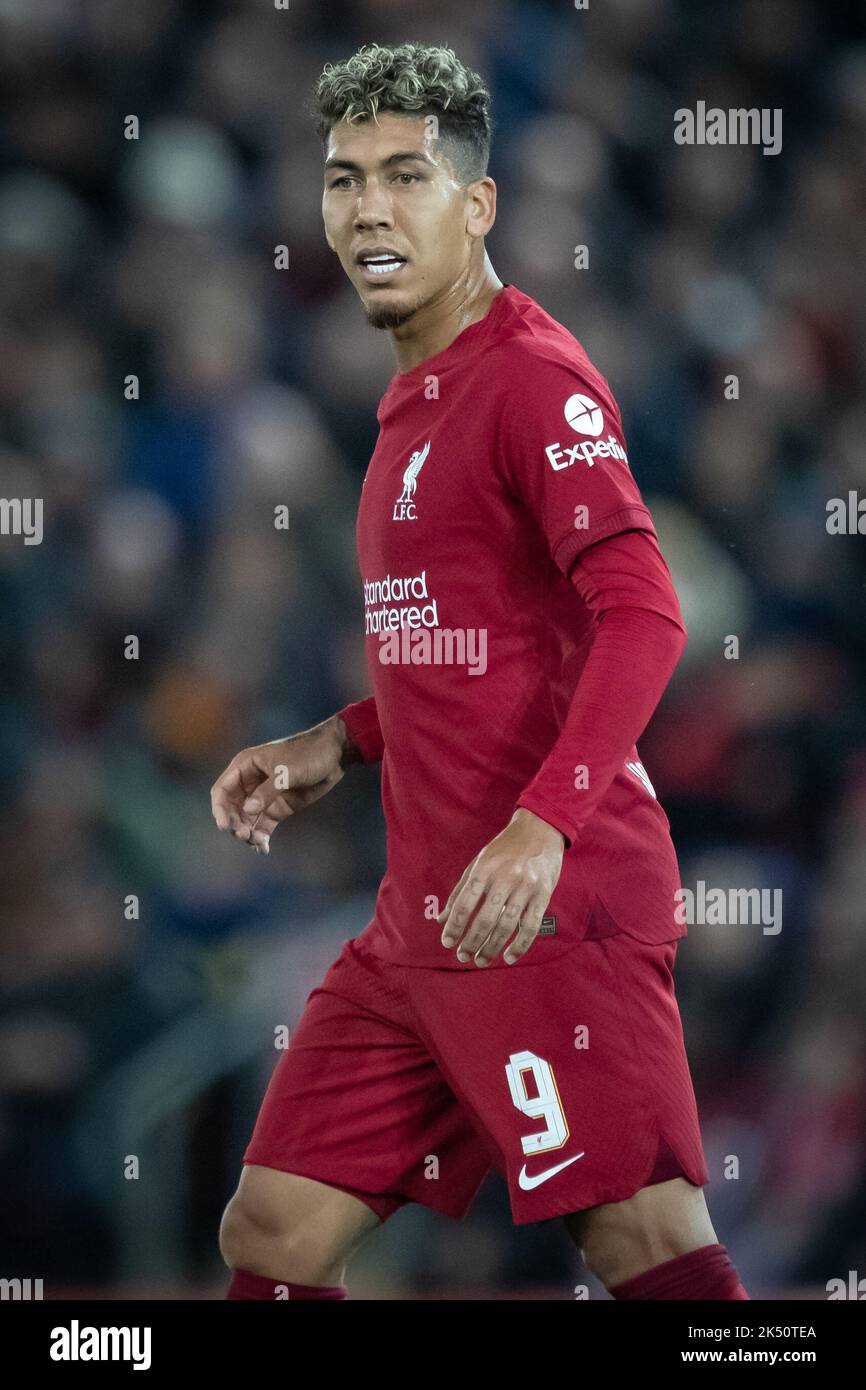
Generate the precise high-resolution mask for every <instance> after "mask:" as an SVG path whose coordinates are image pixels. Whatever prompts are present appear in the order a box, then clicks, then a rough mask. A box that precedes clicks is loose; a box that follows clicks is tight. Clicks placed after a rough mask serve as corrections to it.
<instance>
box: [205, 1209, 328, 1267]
mask: <svg viewBox="0 0 866 1390" xmlns="http://www.w3.org/2000/svg"><path fill="white" fill-rule="evenodd" d="M219 1245H220V1253H221V1254H222V1257H223V1259H224V1260H225V1262H226V1264H227V1265H228V1267H229V1268H230V1269H247V1270H250V1271H251V1272H252V1273H254V1274H256V1273H262V1274H273V1275H274V1276H275V1277H281V1278H283V1279H286V1280H288V1281H289V1282H291V1283H296V1284H319V1283H327V1282H328V1280H329V1279H330V1278H331V1277H332V1275H333V1272H334V1269H335V1268H336V1267H337V1266H338V1265H339V1264H340V1251H338V1250H335V1249H331V1248H330V1247H329V1243H328V1242H327V1241H325V1240H323V1239H322V1232H320V1231H317V1230H316V1229H315V1225H314V1223H312V1222H311V1221H309V1220H306V1219H305V1218H304V1217H303V1216H301V1215H299V1214H298V1213H288V1212H287V1213H286V1214H285V1215H284V1216H283V1217H282V1218H281V1219H280V1220H275V1218H274V1214H273V1212H269V1211H267V1210H266V1209H263V1208H262V1207H260V1206H257V1205H256V1204H255V1202H252V1201H250V1199H249V1198H247V1197H243V1196H240V1195H237V1194H236V1195H235V1196H234V1197H233V1198H232V1200H231V1201H230V1202H229V1204H228V1206H227V1207H226V1209H225V1213H224V1215H223V1219H222V1223H221V1225H220V1237H219Z"/></svg>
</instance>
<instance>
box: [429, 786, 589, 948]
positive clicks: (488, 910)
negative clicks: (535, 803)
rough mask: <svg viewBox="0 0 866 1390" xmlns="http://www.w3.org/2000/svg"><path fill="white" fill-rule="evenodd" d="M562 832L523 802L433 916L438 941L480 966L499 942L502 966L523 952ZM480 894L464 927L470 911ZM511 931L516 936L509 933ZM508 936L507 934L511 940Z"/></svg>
mask: <svg viewBox="0 0 866 1390" xmlns="http://www.w3.org/2000/svg"><path fill="white" fill-rule="evenodd" d="M564 852H565V837H564V836H563V835H562V833H561V831H559V830H557V829H556V828H555V827H554V826H552V825H549V824H548V822H547V821H545V820H542V819H541V818H540V817H539V816H536V815H533V813H532V811H527V810H526V809H525V807H522V806H521V807H518V809H517V810H516V811H515V813H514V815H513V816H512V817H511V820H510V821H509V823H508V825H507V826H506V827H505V829H504V830H502V831H500V833H499V834H498V835H497V836H496V838H495V839H493V840H491V841H490V843H489V844H488V845H485V847H484V849H483V850H482V851H481V853H480V854H478V855H476V857H475V858H474V859H473V860H472V862H471V864H469V865H468V866H467V868H466V869H465V870H464V872H463V875H462V877H461V879H460V881H459V883H457V884H455V886H454V888H452V890H451V893H450V895H449V898H448V901H447V903H446V904H445V906H444V908H443V909H442V911H441V912H440V913H439V916H438V917H437V919H436V920H437V921H438V922H441V923H442V926H443V931H442V945H443V946H445V947H446V949H447V950H449V951H450V950H453V949H454V947H455V946H456V947H457V959H458V960H459V961H463V962H464V963H465V962H466V961H468V960H471V959H472V958H473V957H474V959H475V964H476V965H477V966H479V967H482V968H483V967H485V966H487V965H489V964H490V962H491V961H492V960H494V959H495V958H496V956H498V955H499V953H500V951H501V950H502V948H503V946H505V945H506V943H507V945H508V949H507V950H506V952H505V955H504V956H503V960H504V961H505V963H506V965H512V964H513V963H514V961H516V960H518V959H519V958H520V957H521V956H524V955H526V952H527V951H528V950H529V948H530V946H531V945H532V943H533V941H534V940H535V938H536V936H537V935H538V931H539V928H540V927H541V919H542V917H543V916H544V913H545V909H546V908H547V905H548V903H549V902H550V899H551V897H552V895H553V890H554V888H555V887H556V885H557V883H558V882H559V875H560V871H561V869H562V856H563V854H564ZM482 898H483V899H484V902H483V905H482V906H481V907H480V909H479V910H478V912H477V914H476V916H475V920H474V921H473V922H472V925H471V926H470V927H469V929H468V930H467V926H468V924H469V922H470V920H471V919H472V914H473V912H475V910H476V908H478V904H479V903H480V902H481V900H482ZM515 933H516V935H515ZM512 938H513V939H512Z"/></svg>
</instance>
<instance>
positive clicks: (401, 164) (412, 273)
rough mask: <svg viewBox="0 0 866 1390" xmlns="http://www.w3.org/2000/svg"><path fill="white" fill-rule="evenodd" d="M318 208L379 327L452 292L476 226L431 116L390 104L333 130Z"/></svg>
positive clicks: (371, 318) (332, 244) (466, 260)
mask: <svg viewBox="0 0 866 1390" xmlns="http://www.w3.org/2000/svg"><path fill="white" fill-rule="evenodd" d="M322 216H323V218H324V222H325V235H326V237H327V239H328V245H329V246H330V247H331V248H332V249H333V250H334V251H336V253H337V255H338V256H339V258H340V263H341V265H342V267H343V269H344V270H345V272H346V274H347V275H348V277H349V279H350V280H351V282H352V284H353V285H354V286H355V289H356V290H357V291H358V294H359V295H360V297H361V300H362V302H363V305H364V308H365V310H366V313H367V319H368V322H369V323H370V324H371V325H372V326H373V327H374V328H398V327H399V326H400V324H401V323H405V322H406V320H407V319H409V318H411V317H412V315H413V314H414V313H415V311H416V310H417V309H419V308H420V307H421V306H422V305H423V304H426V303H428V302H429V301H430V300H434V299H436V298H437V296H439V295H443V296H444V295H446V294H447V292H448V290H449V289H450V287H451V286H452V285H454V283H455V282H456V281H457V280H458V279H459V278H460V276H461V273H463V272H464V271H465V269H466V267H467V266H468V263H469V253H470V249H471V243H472V237H473V235H474V236H477V235H478V233H477V231H473V233H472V234H471V235H470V233H469V232H468V231H467V224H468V223H470V224H471V225H472V226H473V227H474V225H475V224H474V222H473V221H472V217H473V210H472V199H471V197H467V190H466V189H465V188H463V187H462V185H461V184H460V182H459V180H458V179H457V178H456V176H455V173H454V169H453V167H452V165H451V162H450V160H449V159H448V158H447V157H446V156H445V155H444V154H443V152H442V150H441V148H440V145H439V141H438V140H437V139H436V138H435V121H434V120H433V119H432V118H425V117H424V116H402V115H396V114H394V113H392V112H388V111H385V112H381V113H380V114H379V120H378V124H377V123H376V122H375V121H373V120H367V121H363V122H360V123H359V124H357V125H349V124H347V123H346V122H341V123H340V124H339V125H336V126H335V127H334V128H333V130H332V131H331V134H330V136H329V137H328V145H327V150H326V153H325V191H324V194H323V197H322ZM395 256H396V257H398V258H399V259H397V260H395V259H394V257H395ZM371 257H379V259H378V261H375V260H374V261H371V259H370V258H371ZM384 257H389V258H390V259H382V258H384ZM377 264H378V267H379V268H378V269H376V265H377Z"/></svg>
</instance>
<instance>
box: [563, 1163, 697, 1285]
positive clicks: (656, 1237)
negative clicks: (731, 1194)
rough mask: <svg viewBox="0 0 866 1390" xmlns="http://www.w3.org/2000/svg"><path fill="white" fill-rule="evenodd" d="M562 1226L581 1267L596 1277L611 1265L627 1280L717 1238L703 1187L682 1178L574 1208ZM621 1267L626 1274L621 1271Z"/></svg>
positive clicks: (601, 1274)
mask: <svg viewBox="0 0 866 1390" xmlns="http://www.w3.org/2000/svg"><path fill="white" fill-rule="evenodd" d="M564 1224H565V1227H566V1230H567V1231H568V1233H569V1235H570V1236H571V1238H572V1240H573V1241H574V1243H575V1245H577V1246H578V1247H579V1249H580V1250H581V1252H582V1254H583V1258H584V1261H585V1262H586V1264H587V1266H588V1267H589V1268H590V1269H592V1270H594V1271H595V1272H596V1273H598V1274H599V1275H600V1277H602V1278H603V1277H604V1274H605V1272H606V1271H607V1270H609V1269H614V1268H615V1269H616V1271H617V1274H618V1277H621V1278H630V1277H631V1273H633V1274H639V1273H642V1272H643V1270H645V1269H650V1268H652V1267H653V1266H654V1265H656V1264H662V1263H663V1262H664V1261H665V1260H671V1259H675V1258H676V1256H677V1255H683V1254H686V1253H688V1251H690V1250H697V1249H699V1248H700V1247H701V1246H704V1245H713V1244H715V1243H716V1240H717V1237H716V1233H715V1231H714V1230H713V1223H712V1221H711V1220H710V1214H709V1211H708V1210H707V1204H706V1200H705V1198H704V1192H703V1188H701V1187H697V1186H695V1184H694V1183H691V1182H689V1181H688V1179H687V1178H683V1177H679V1178H672V1179H670V1181H668V1182H660V1183H654V1184H652V1185H651V1186H650V1187H642V1188H640V1189H639V1190H638V1191H637V1192H635V1193H634V1195H633V1196H631V1197H627V1198H626V1199H625V1200H624V1201H621V1202H606V1203H603V1204H602V1205H600V1206H595V1207H590V1208H588V1209H586V1210H584V1211H577V1212H574V1213H573V1214H572V1215H570V1216H566V1217H565V1218H564ZM623 1268H627V1269H628V1270H629V1271H631V1272H627V1273H625V1274H622V1273H621V1271H622V1269H623Z"/></svg>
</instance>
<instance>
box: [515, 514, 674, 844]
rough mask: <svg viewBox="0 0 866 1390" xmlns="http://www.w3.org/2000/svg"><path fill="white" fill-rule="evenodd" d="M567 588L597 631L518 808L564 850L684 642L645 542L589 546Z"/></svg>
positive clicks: (652, 548) (657, 556) (652, 546)
mask: <svg viewBox="0 0 866 1390" xmlns="http://www.w3.org/2000/svg"><path fill="white" fill-rule="evenodd" d="M570 578H571V581H572V583H573V584H574V587H575V588H576V589H577V591H578V593H579V594H580V595H581V597H582V598H583V600H584V601H585V603H586V604H587V606H588V607H589V608H590V609H591V610H592V612H593V613H594V615H595V620H596V631H595V635H594V637H593V640H592V645H591V647H590V650H589V654H588V656H587V660H586V664H585V666H584V668H583V671H582V672H581V675H580V680H579V681H578V683H577V686H576V688H575V691H574V695H573V697H572V701H571V705H570V707H569V710H568V714H567V716H566V719H565V722H564V724H563V726H562V729H561V731H560V734H559V736H558V738H557V740H556V742H555V743H554V745H553V747H552V748H551V750H550V752H549V753H548V755H547V757H546V758H545V760H544V762H543V763H542V765H541V767H540V768H539V770H538V772H537V773H536V775H535V777H534V778H533V779H532V781H531V782H530V783H529V785H528V786H527V787H526V788H525V790H524V791H523V793H522V795H521V796H519V797H518V800H517V804H518V806H523V807H524V808H525V809H527V810H529V811H532V812H533V813H534V814H535V815H537V816H540V817H541V818H542V820H546V821H547V822H548V823H549V824H550V825H553V826H555V827H556V829H557V830H560V831H561V832H562V834H563V835H564V836H565V837H566V841H567V843H568V844H571V843H573V841H574V840H575V839H576V838H577V836H578V835H579V833H580V831H581V829H582V828H583V826H584V825H585V824H586V822H587V821H588V820H589V818H590V816H591V815H592V814H593V812H594V811H595V810H596V808H597V807H598V805H599V803H600V802H601V801H602V799H603V798H604V796H605V794H606V793H607V790H608V788H609V787H610V784H611V782H612V781H613V779H614V777H615V776H616V774H617V772H618V771H619V770H620V768H621V767H622V765H623V762H624V761H625V759H626V758H627V757H628V754H629V753H630V752H631V749H632V747H633V746H634V744H635V743H636V742H637V740H638V739H639V738H640V736H641V734H642V733H643V731H644V729H645V728H646V726H647V724H648V723H649V721H650V719H651V717H652V715H653V712H654V711H655V708H656V706H657V705H658V702H659V700H660V699H661V697H662V693H663V691H664V689H665V686H666V685H667V683H668V681H669V680H670V678H671V675H672V674H673V671H674V668H675V667H676V664H677V662H678V661H679V659H680V656H681V655H682V652H683V649H684V648H685V645H686V642H687V640H688V636H687V633H686V629H685V625H684V623H683V618H682V613H681V612H680V606H679V603H678V601H677V596H676V591H675V589H674V586H673V583H672V582H671V578H670V573H669V571H668V568H667V566H666V565H665V562H664V559H663V558H662V554H661V551H660V550H659V547H658V542H657V541H656V538H655V536H654V535H652V534H651V533H650V532H648V531H628V532H625V533H624V534H623V535H619V536H612V537H610V538H608V539H607V540H604V541H600V542H599V543H598V544H597V545H593V546H590V547H589V549H587V550H585V551H583V552H582V553H581V555H580V556H579V558H578V560H577V563H576V564H575V565H574V567H573V569H572V571H571V575H570Z"/></svg>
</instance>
